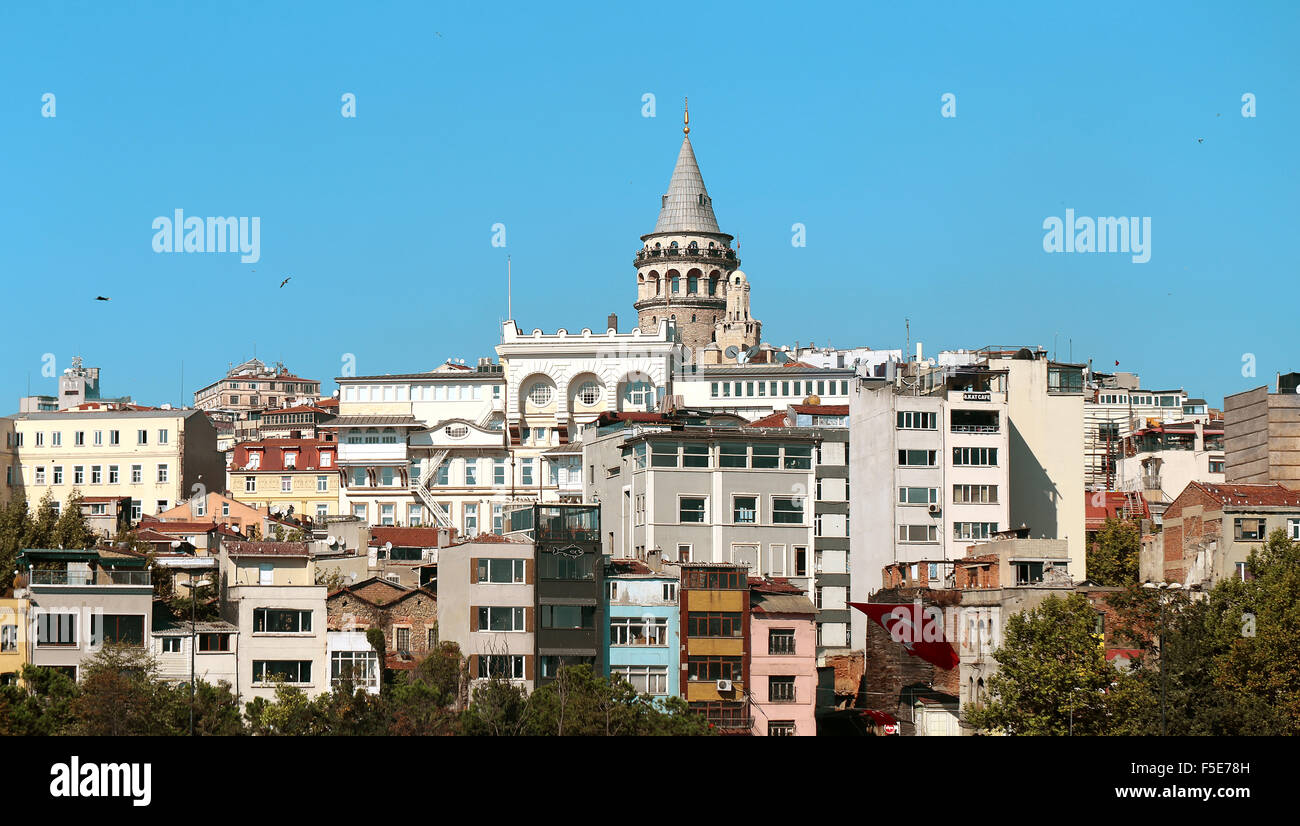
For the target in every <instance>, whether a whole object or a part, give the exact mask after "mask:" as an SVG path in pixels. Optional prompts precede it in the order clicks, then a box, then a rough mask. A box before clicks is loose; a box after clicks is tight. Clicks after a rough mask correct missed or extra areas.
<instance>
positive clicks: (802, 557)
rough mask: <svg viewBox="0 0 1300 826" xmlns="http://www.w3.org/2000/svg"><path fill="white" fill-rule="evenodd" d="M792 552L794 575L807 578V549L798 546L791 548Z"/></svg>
mask: <svg viewBox="0 0 1300 826" xmlns="http://www.w3.org/2000/svg"><path fill="white" fill-rule="evenodd" d="M793 550H794V575H795V576H808V548H807V547H802V546H799V545H795V546H793Z"/></svg>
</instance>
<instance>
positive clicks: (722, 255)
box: [635, 247, 740, 267]
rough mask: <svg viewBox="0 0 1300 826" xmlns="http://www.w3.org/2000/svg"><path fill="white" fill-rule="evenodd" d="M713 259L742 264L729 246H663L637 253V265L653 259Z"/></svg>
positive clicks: (714, 260)
mask: <svg viewBox="0 0 1300 826" xmlns="http://www.w3.org/2000/svg"><path fill="white" fill-rule="evenodd" d="M665 259H667V260H671V261H713V262H720V263H728V264H730V263H734V264H736V265H737V266H739V264H740V259H739V258H737V257H736V251H735V250H733V249H729V248H727V247H662V248H660V249H642V250H639V251H638V252H637V254H636V262H635V263H636V265H637V266H638V267H639V266H641V265H642V264H645V263H648V262H651V261H662V260H665Z"/></svg>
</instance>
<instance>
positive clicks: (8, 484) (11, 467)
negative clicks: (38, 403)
mask: <svg viewBox="0 0 1300 826" xmlns="http://www.w3.org/2000/svg"><path fill="white" fill-rule="evenodd" d="M16 433H17V431H15V430H14V420H13V419H11V418H9V417H3V418H0V434H2V436H0V437H2V438H3V439H4V450H3V451H0V473H3V474H4V487H0V505H3V504H5V503H6V502H8V501H9V500H10V499H11V498H13V497H14V496H23V495H25V494H24V493H23V474H22V468H21V465H19V463H18V439H17V436H16Z"/></svg>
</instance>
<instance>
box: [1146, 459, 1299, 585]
mask: <svg viewBox="0 0 1300 826" xmlns="http://www.w3.org/2000/svg"><path fill="white" fill-rule="evenodd" d="M1279 528H1280V529H1282V530H1283V531H1285V532H1286V535H1287V537H1289V538H1291V539H1300V492H1297V491H1295V490H1293V489H1291V488H1288V487H1286V486H1284V485H1280V484H1277V483H1274V484H1267V485H1246V484H1234V483H1231V482H1226V483H1224V484H1221V485H1213V484H1207V483H1203V482H1192V483H1190V484H1189V485H1188V486H1187V488H1186V489H1184V490H1183V492H1182V493H1180V494H1179V495H1178V496H1177V498H1175V499H1174V501H1173V502H1172V503H1171V504H1170V505H1169V507H1168V508H1167V509H1166V510H1165V514H1164V527H1163V530H1162V531H1161V532H1160V533H1159V534H1157V535H1156V536H1155V537H1154V539H1153V541H1151V542H1149V543H1147V544H1145V545H1144V547H1143V549H1142V557H1141V562H1140V569H1141V570H1140V576H1141V577H1142V578H1143V579H1148V580H1155V581H1163V582H1178V583H1181V584H1183V585H1185V586H1188V587H1193V588H1201V589H1209V588H1211V587H1213V586H1214V584H1215V583H1216V582H1218V581H1220V580H1222V579H1227V578H1237V579H1245V578H1246V559H1247V557H1249V556H1250V552H1251V551H1253V550H1256V549H1258V548H1260V547H1261V546H1262V545H1263V544H1264V542H1265V541H1266V540H1267V539H1268V535H1269V534H1270V533H1272V532H1273V531H1274V530H1276V529H1279Z"/></svg>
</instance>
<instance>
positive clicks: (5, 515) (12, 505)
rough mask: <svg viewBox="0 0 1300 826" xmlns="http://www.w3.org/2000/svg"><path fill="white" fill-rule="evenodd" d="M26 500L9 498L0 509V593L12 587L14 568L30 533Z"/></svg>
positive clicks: (29, 519) (18, 497) (19, 497)
mask: <svg viewBox="0 0 1300 826" xmlns="http://www.w3.org/2000/svg"><path fill="white" fill-rule="evenodd" d="M30 521H31V518H30V516H29V515H28V513H27V499H26V498H25V497H22V496H11V497H10V498H9V501H8V502H6V503H5V505H4V507H3V508H0V591H3V590H4V589H6V588H8V587H10V586H11V585H13V579H14V568H15V566H16V565H17V564H18V552H19V551H21V550H22V548H23V540H24V538H25V537H27V536H28V535H29V534H30V533H31V528H30V526H29V523H30Z"/></svg>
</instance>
